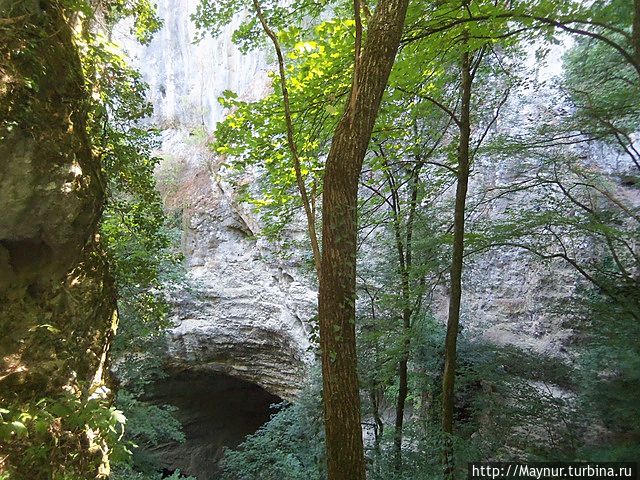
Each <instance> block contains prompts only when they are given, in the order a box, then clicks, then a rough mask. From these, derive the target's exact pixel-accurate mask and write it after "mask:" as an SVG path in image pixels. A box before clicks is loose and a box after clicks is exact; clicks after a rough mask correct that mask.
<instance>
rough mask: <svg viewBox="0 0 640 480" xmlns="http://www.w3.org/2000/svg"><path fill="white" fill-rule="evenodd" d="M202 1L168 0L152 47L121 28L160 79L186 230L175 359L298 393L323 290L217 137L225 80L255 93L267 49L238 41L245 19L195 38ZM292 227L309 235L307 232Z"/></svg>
mask: <svg viewBox="0 0 640 480" xmlns="http://www.w3.org/2000/svg"><path fill="white" fill-rule="evenodd" d="M197 4H198V0H187V1H178V0H162V1H160V2H158V13H159V15H160V17H161V18H162V19H163V20H164V27H163V29H162V30H161V31H160V32H158V33H157V34H156V35H155V37H154V39H153V41H152V42H151V44H150V45H148V46H140V45H138V44H136V43H135V41H133V39H131V38H130V36H129V35H128V33H127V32H128V29H129V26H128V25H127V24H122V25H120V26H119V28H118V29H117V32H116V37H117V38H118V41H119V43H120V44H122V45H123V46H124V48H125V50H126V51H127V52H128V54H129V55H130V57H131V58H132V60H133V63H134V65H135V66H136V67H137V68H139V69H140V71H141V72H142V74H143V77H144V79H145V81H146V82H148V84H149V97H150V100H151V101H152V103H153V105H154V116H153V119H152V120H153V122H154V123H156V124H158V125H159V126H160V128H161V129H162V145H161V148H160V149H159V152H158V153H159V155H160V156H161V157H162V158H163V161H162V162H161V164H160V166H159V168H158V170H157V178H158V183H159V187H160V190H161V192H162V194H163V197H164V200H165V205H166V206H167V209H168V210H169V212H170V215H174V216H176V217H179V218H180V223H181V229H182V232H183V233H182V252H183V253H184V255H185V264H186V268H187V276H186V277H187V280H186V287H185V288H182V289H181V290H179V291H175V292H173V294H172V303H173V305H174V309H173V319H174V321H175V325H176V326H175V328H174V329H173V330H171V331H170V333H169V363H170V364H171V365H173V366H179V367H181V368H189V369H193V370H204V371H213V372H223V373H225V374H228V375H232V376H235V377H237V378H240V379H243V380H246V381H250V382H254V383H256V384H257V385H260V386H261V387H264V388H265V389H267V390H268V391H269V392H271V393H273V394H276V395H278V396H280V397H282V398H288V399H291V398H292V397H293V396H295V394H296V392H297V390H298V389H299V387H300V386H301V385H302V379H303V377H304V370H305V365H308V364H309V363H310V362H311V359H312V356H311V354H310V353H309V352H308V348H309V346H310V343H309V334H310V330H311V326H310V324H309V320H310V319H311V318H312V317H313V316H314V315H315V303H316V293H315V289H314V288H313V286H312V285H311V282H310V280H309V279H308V278H307V277H305V275H304V274H302V273H301V272H300V268H299V266H300V263H299V261H296V260H292V259H288V260H287V259H284V258H283V257H282V256H281V255H280V254H279V252H278V248H277V246H276V245H274V244H272V243H270V242H268V241H266V240H265V239H264V238H261V237H260V235H259V234H260V229H261V227H260V224H259V221H258V219H257V217H256V216H255V214H253V213H252V212H251V211H250V209H249V208H247V207H246V206H243V205H242V204H240V203H239V201H238V198H237V196H236V195H235V193H234V191H233V189H232V188H231V187H230V186H229V185H228V184H227V183H226V182H225V180H224V175H222V172H221V170H220V167H221V163H222V159H220V158H216V156H215V155H213V154H212V153H211V151H210V150H209V148H208V147H207V141H208V139H209V135H210V133H211V132H212V131H213V130H214V128H215V125H216V123H217V122H218V121H220V120H222V119H223V118H224V116H225V114H226V112H225V111H224V110H223V108H222V106H221V105H220V104H219V103H218V98H219V97H220V96H221V95H222V93H223V92H224V91H225V90H233V91H235V92H237V93H239V94H240V95H241V96H242V97H243V98H245V99H257V98H260V97H261V96H262V95H264V94H265V93H266V92H267V88H268V86H269V82H268V78H267V75H266V59H265V55H264V53H263V52H250V53H249V54H247V55H242V54H241V53H240V52H239V50H238V49H237V47H236V46H235V45H234V44H233V43H232V41H231V33H232V32H233V30H234V29H235V28H236V27H237V25H238V24H239V21H240V18H237V19H236V20H235V21H234V22H233V23H232V24H231V25H229V26H228V27H226V28H225V29H224V31H223V33H222V34H221V35H220V36H219V37H218V38H215V39H214V38H210V37H207V36H205V37H204V38H203V39H202V40H201V41H200V42H198V43H193V40H194V39H195V38H196V37H197V32H196V30H195V27H194V25H193V22H192V21H191V20H190V15H191V14H192V13H193V12H195V8H196V6H197ZM248 181H250V180H248ZM291 235H292V236H293V237H295V238H299V239H302V238H304V231H303V230H296V231H292V232H291Z"/></svg>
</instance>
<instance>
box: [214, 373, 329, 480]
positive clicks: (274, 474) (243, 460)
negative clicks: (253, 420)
mask: <svg viewBox="0 0 640 480" xmlns="http://www.w3.org/2000/svg"><path fill="white" fill-rule="evenodd" d="M319 394H320V392H319V387H318V386H314V385H308V386H307V387H306V388H305V390H304V391H303V393H302V394H301V396H300V397H299V398H298V399H297V400H296V403H295V404H293V405H286V404H281V405H280V411H279V412H278V413H276V414H274V415H273V416H272V417H271V420H269V422H267V423H266V424H265V425H263V426H262V427H260V429H259V430H258V431H257V432H256V433H255V434H253V435H249V436H248V437H247V438H246V439H245V441H244V442H243V443H242V444H241V445H240V446H238V448H236V449H234V450H226V451H225V455H224V458H223V460H222V463H223V465H222V469H223V473H222V479H223V480H321V479H323V478H325V477H326V473H324V472H325V469H326V467H325V465H324V462H325V460H324V427H323V425H322V405H321V404H320V402H319V401H318V399H319Z"/></svg>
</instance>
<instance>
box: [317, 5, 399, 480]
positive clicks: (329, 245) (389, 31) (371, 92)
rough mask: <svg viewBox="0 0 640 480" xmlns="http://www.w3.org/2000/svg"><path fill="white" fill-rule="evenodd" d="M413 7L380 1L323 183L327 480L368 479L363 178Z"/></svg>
mask: <svg viewBox="0 0 640 480" xmlns="http://www.w3.org/2000/svg"><path fill="white" fill-rule="evenodd" d="M407 5H408V0H381V2H380V3H378V6H377V9H376V13H375V14H374V16H373V17H372V19H371V21H370V23H369V28H368V31H367V37H366V41H365V43H364V45H363V48H362V52H361V55H360V59H359V61H358V62H356V63H357V67H358V68H357V69H356V71H355V73H354V82H353V85H352V88H353V89H354V95H352V96H351V101H350V103H349V106H348V107H347V109H346V111H345V113H344V115H343V117H342V119H341V120H340V123H339V124H338V127H337V129H336V132H335V135H334V138H333V142H332V144H331V149H330V151H329V156H328V158H327V164H326V169H325V178H324V192H323V203H322V214H323V229H322V245H323V250H322V262H321V276H320V292H319V302H318V303H319V320H320V346H321V349H322V374H323V375H322V376H323V395H324V416H325V428H326V440H327V468H328V478H329V480H364V478H365V463H364V452H363V445H362V430H361V425H360V395H359V390H358V377H357V369H356V366H357V365H356V364H357V362H356V334H355V289H356V288H355V287H356V240H357V228H356V213H357V212H356V208H357V199H358V179H359V177H360V171H361V169H362V162H363V159H364V155H365V153H366V150H367V146H368V144H369V140H370V138H371V132H372V130H373V126H374V123H375V120H376V117H377V114H378V109H379V107H380V102H381V100H382V95H383V93H384V90H385V88H386V85H387V81H388V79H389V74H390V72H391V68H392V67H393V63H394V60H395V55H396V52H397V50H398V45H399V43H400V37H401V35H402V29H403V26H404V18H405V15H406V11H407Z"/></svg>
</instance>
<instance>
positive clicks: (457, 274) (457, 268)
mask: <svg viewBox="0 0 640 480" xmlns="http://www.w3.org/2000/svg"><path fill="white" fill-rule="evenodd" d="M461 70H462V84H461V89H462V102H461V110H460V124H459V125H460V144H459V146H458V171H457V187H456V201H455V212H454V224H453V258H452V261H451V274H450V282H451V293H450V299H449V315H448V318H447V336H446V339H445V352H444V374H443V379H442V430H443V432H444V433H445V436H446V438H445V449H444V456H443V467H444V472H445V477H447V478H452V477H453V449H452V444H451V438H450V435H451V434H452V433H453V410H454V403H455V394H454V382H455V373H456V346H457V340H458V325H459V322H460V298H461V295H462V259H463V253H464V215H465V206H466V199H467V187H468V183H469V143H470V139H471V122H470V106H471V83H472V75H471V61H470V58H469V53H468V52H466V51H465V52H464V53H463V54H462V62H461Z"/></svg>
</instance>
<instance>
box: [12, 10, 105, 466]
mask: <svg viewBox="0 0 640 480" xmlns="http://www.w3.org/2000/svg"><path fill="white" fill-rule="evenodd" d="M6 15H9V17H8V20H7V24H8V25H10V26H11V25H13V26H14V27H15V28H16V32H17V33H15V34H14V35H11V29H10V28H9V27H3V31H2V39H1V40H0V73H1V74H0V158H2V162H0V205H2V213H1V214H0V404H2V405H3V407H5V406H7V407H9V408H18V409H19V408H27V407H26V406H28V405H30V402H32V401H34V400H35V399H39V398H43V397H48V401H49V402H55V401H57V400H59V399H60V398H62V397H64V396H65V395H77V396H80V394H81V392H82V395H84V396H85V397H86V396H87V395H89V394H91V393H93V392H95V389H96V388H98V387H101V386H102V385H103V382H104V378H103V374H104V373H106V372H105V371H104V370H105V369H104V368H103V367H104V363H105V359H106V351H107V349H108V346H109V342H110V337H111V335H112V333H113V328H112V327H113V326H114V325H113V323H114V322H115V317H114V310H115V292H114V289H113V284H112V280H111V278H110V276H109V274H108V270H107V266H106V262H105V259H104V254H103V252H102V250H101V247H100V241H99V235H98V233H97V232H98V221H99V219H100V214H101V209H102V203H103V200H104V195H105V194H104V190H103V187H102V183H103V182H102V178H101V173H100V163H99V159H98V158H96V157H95V156H94V154H93V153H92V150H91V145H90V143H89V139H88V135H87V128H86V122H87V105H88V98H87V96H86V90H85V85H84V78H83V76H82V68H81V65H80V58H79V56H78V52H77V49H76V46H75V44H74V42H73V40H72V27H71V25H69V24H68V23H67V22H69V19H68V18H66V16H65V12H64V10H63V9H62V8H61V6H60V5H59V4H57V2H53V1H42V2H30V1H13V0H12V1H5V0H2V1H0V18H2V19H3V20H6V19H7V17H6ZM16 17H17V20H16ZM27 19H28V22H29V23H27ZM3 25H4V24H3ZM27 42H28V43H27ZM24 44H27V45H28V47H27V48H25V47H24ZM16 52H22V54H16ZM59 430H61V431H60V432H58V433H57V435H63V434H68V432H67V433H65V432H64V429H63V428H62V429H59ZM51 432H52V433H51V437H46V436H45V437H40V438H38V439H37V440H36V441H37V442H41V443H43V444H44V443H46V442H51V443H53V442H54V441H55V442H58V441H59V438H56V433H55V432H54V431H53V430H51ZM85 433H86V432H84V430H80V431H76V432H74V435H77V437H78V439H80V438H84V440H85V441H86V440H87V438H86V435H85ZM78 441H79V442H80V443H81V444H80V445H76V444H75V443H73V444H69V442H67V443H66V444H65V443H64V442H63V443H62V444H60V445H59V447H58V448H57V449H55V451H54V453H52V457H51V465H50V466H48V467H47V468H54V466H55V465H62V464H64V462H63V460H62V458H64V456H65V455H74V459H75V460H73V461H67V467H66V468H68V470H69V471H73V467H74V465H84V467H83V471H84V472H85V473H87V472H90V471H91V470H95V471H96V472H97V469H98V465H99V464H100V462H101V461H102V458H101V455H100V449H97V450H96V449H94V451H93V452H92V453H90V452H89V450H90V449H89V446H90V444H89V443H88V442H85V441H80V440H78ZM27 447H28V442H21V443H20V442H17V443H16V444H12V443H9V444H6V443H4V442H0V458H1V459H2V460H0V474H1V473H2V472H4V471H9V472H12V471H13V469H14V468H15V469H16V470H15V475H16V476H15V477H11V478H17V479H19V478H36V479H39V478H43V479H44V478H51V476H50V475H51V473H50V472H48V471H31V470H32V468H33V465H30V466H24V465H22V466H21V462H22V461H23V460H24V461H28V459H27V460H25V458H24V457H23V453H22V450H21V449H25V448H27ZM94 447H95V446H94ZM55 452H57V453H55ZM96 455H97V458H96ZM58 456H59V457H60V458H58ZM69 458H70V457H69ZM85 462H86V463H85ZM92 462H93V463H92ZM103 467H105V466H104V465H103ZM103 473H104V471H103ZM23 475H26V476H23Z"/></svg>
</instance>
